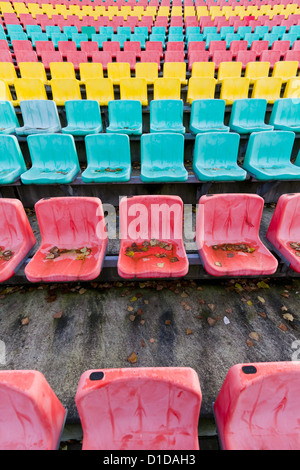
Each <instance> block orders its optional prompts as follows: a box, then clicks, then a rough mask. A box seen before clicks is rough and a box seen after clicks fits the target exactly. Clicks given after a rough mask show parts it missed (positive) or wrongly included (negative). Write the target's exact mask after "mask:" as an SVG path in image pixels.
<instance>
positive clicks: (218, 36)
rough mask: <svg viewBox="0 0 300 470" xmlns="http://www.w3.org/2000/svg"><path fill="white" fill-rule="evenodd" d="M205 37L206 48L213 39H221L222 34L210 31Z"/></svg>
mask: <svg viewBox="0 0 300 470" xmlns="http://www.w3.org/2000/svg"><path fill="white" fill-rule="evenodd" d="M204 39H205V49H207V50H208V49H209V44H210V43H211V42H212V41H221V40H222V39H221V34H220V33H209V34H207V35H206V36H204Z"/></svg>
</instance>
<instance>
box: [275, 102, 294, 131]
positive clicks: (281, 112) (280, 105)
mask: <svg viewBox="0 0 300 470" xmlns="http://www.w3.org/2000/svg"><path fill="white" fill-rule="evenodd" d="M269 122H270V124H272V125H273V126H274V129H277V130H284V131H292V132H300V98H293V99H292V98H281V99H280V100H277V101H275V103H274V105H273V108H272V112H271V116H270V121H269Z"/></svg>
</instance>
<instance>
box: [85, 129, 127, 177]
mask: <svg viewBox="0 0 300 470" xmlns="http://www.w3.org/2000/svg"><path fill="white" fill-rule="evenodd" d="M85 146H86V154H87V161H88V164H89V165H91V166H95V167H97V168H99V166H100V165H101V167H102V168H103V167H105V168H114V169H115V168H118V167H124V166H126V167H127V166H131V155H130V144H129V137H128V135H125V134H109V133H108V134H97V135H88V136H86V138H85Z"/></svg>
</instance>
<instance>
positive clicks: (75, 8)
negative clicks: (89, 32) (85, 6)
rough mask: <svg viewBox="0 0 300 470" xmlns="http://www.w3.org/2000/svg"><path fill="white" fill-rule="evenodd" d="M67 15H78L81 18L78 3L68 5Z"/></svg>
mask: <svg viewBox="0 0 300 470" xmlns="http://www.w3.org/2000/svg"><path fill="white" fill-rule="evenodd" d="M69 15H75V16H78V17H79V19H80V20H82V16H83V13H82V10H81V8H80V6H79V5H69Z"/></svg>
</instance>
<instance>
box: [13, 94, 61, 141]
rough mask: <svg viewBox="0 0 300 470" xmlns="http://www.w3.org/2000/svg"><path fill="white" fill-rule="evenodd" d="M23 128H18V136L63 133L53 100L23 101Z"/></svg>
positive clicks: (21, 105) (21, 103) (21, 106)
mask: <svg viewBox="0 0 300 470" xmlns="http://www.w3.org/2000/svg"><path fill="white" fill-rule="evenodd" d="M20 108H21V113H22V119H23V126H22V127H19V126H18V127H17V128H16V130H15V132H16V134H17V135H30V134H42V133H54V132H60V131H61V125H60V120H59V116H58V112H57V108H56V104H55V103H54V101H51V100H28V101H21V102H20Z"/></svg>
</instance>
